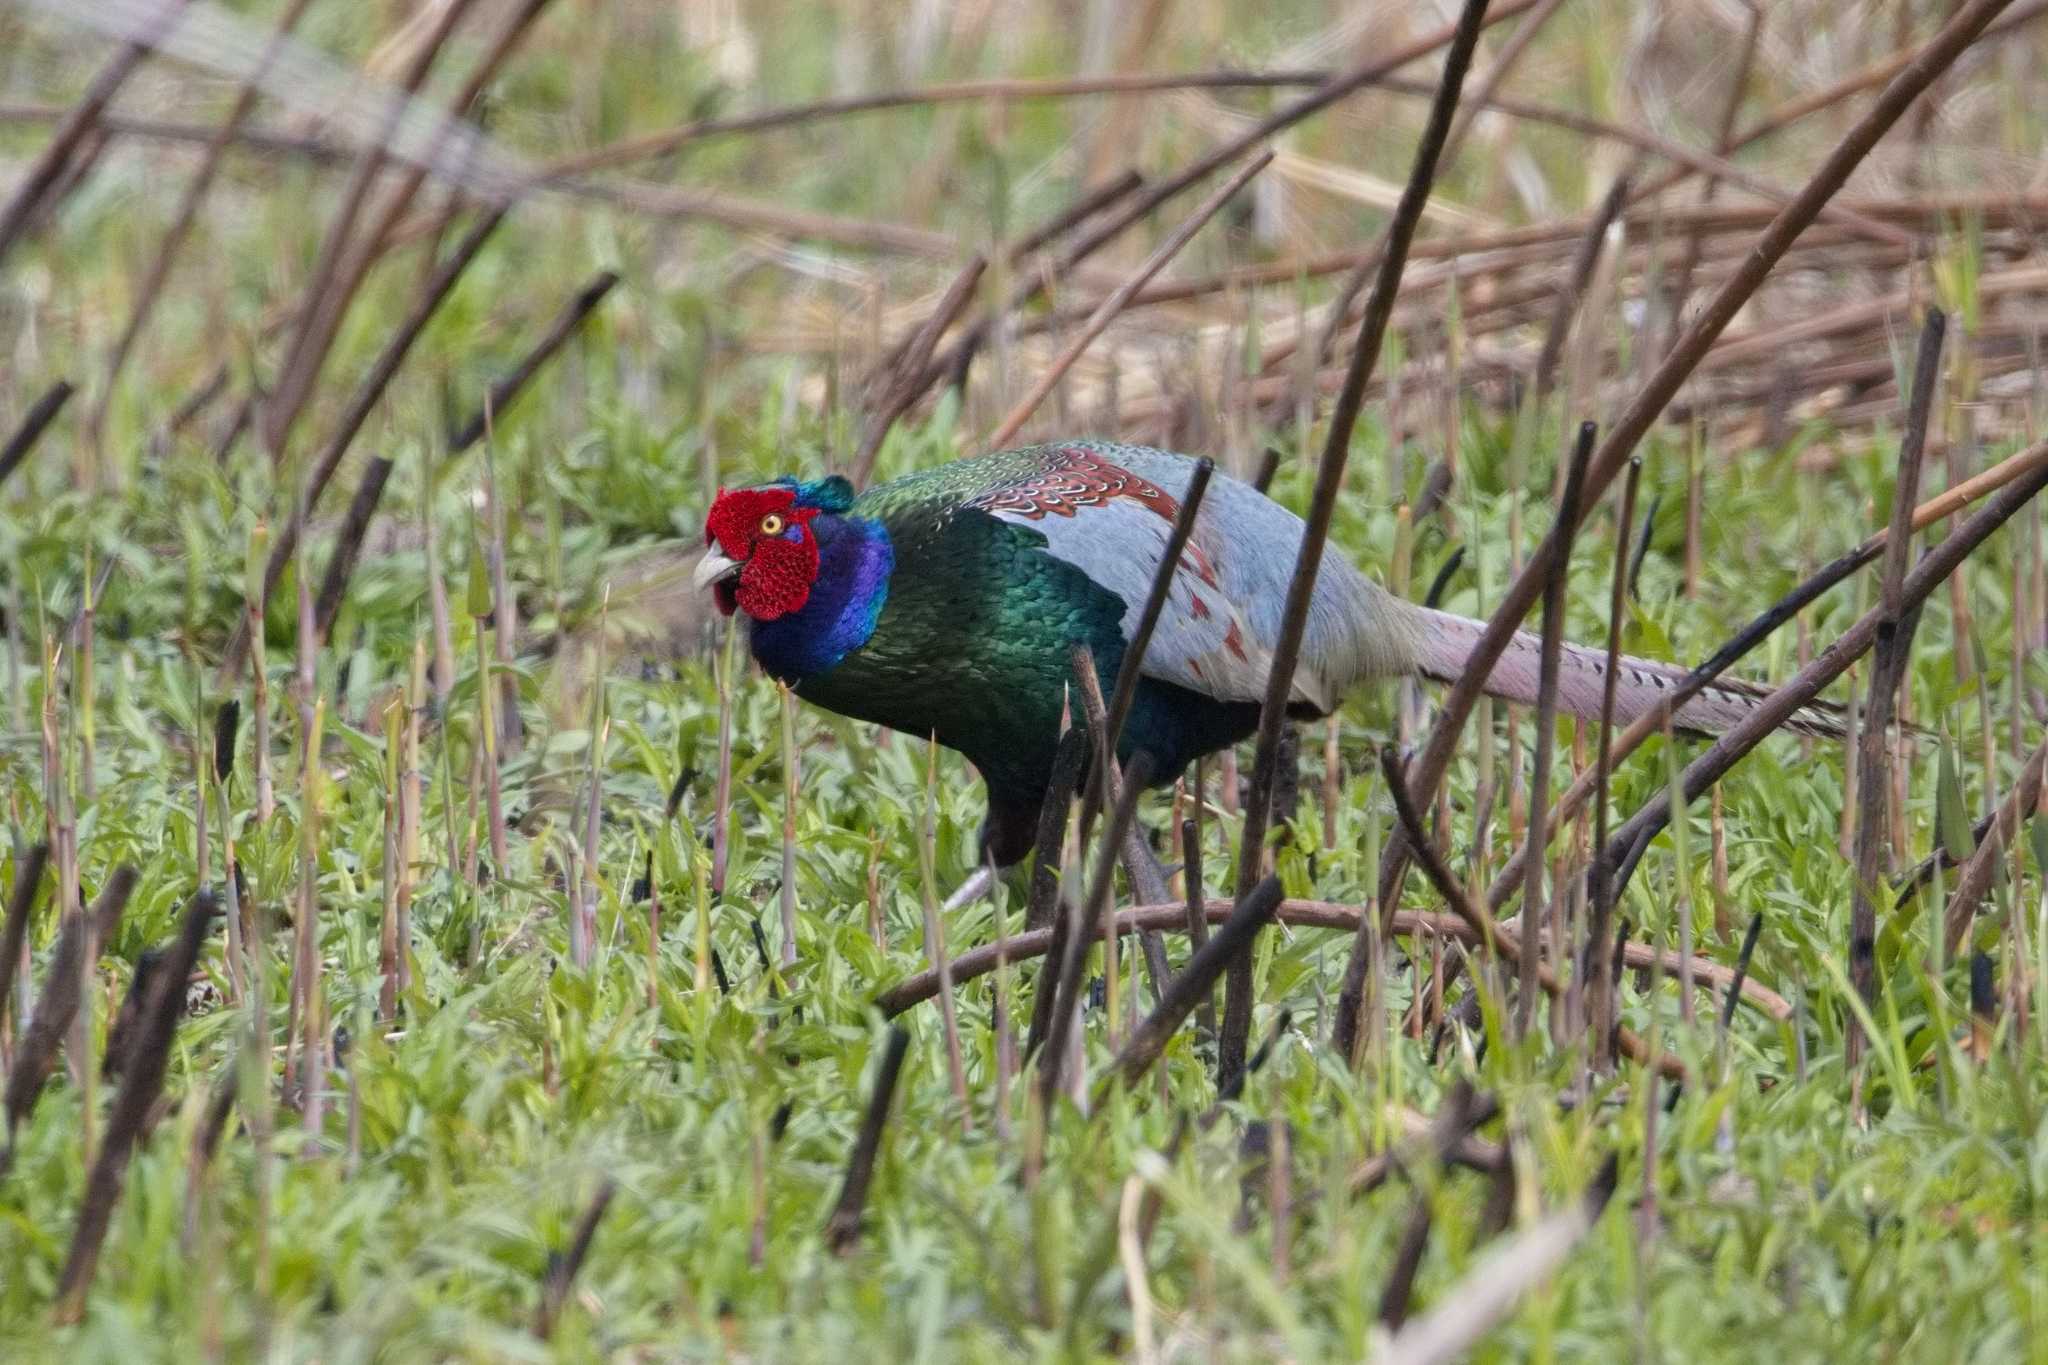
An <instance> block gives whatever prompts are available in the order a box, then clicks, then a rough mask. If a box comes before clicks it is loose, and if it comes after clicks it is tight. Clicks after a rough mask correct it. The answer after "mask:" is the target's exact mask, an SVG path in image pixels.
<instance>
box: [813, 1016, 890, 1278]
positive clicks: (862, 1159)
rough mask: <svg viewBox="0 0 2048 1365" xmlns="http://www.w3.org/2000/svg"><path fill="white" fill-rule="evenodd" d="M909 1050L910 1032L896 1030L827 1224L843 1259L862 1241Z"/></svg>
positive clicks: (833, 1245)
mask: <svg viewBox="0 0 2048 1365" xmlns="http://www.w3.org/2000/svg"><path fill="white" fill-rule="evenodd" d="M909 1047H910V1032H909V1030H907V1029H905V1028H903V1027H902V1026H900V1025H895V1026H892V1027H891V1028H890V1029H889V1041H888V1044H887V1045H886V1047H884V1049H883V1051H882V1064H881V1066H880V1067H878V1068H877V1069H876V1071H875V1083H874V1087H873V1089H871V1090H869V1092H868V1107H867V1112H866V1113H865V1114H864V1115H862V1117H861V1121H860V1132H859V1133H858V1134H857V1135H856V1136H855V1137H854V1140H853V1150H852V1152H851V1153H849V1154H848V1156H847V1158H846V1182H845V1184H843V1185H842V1186H841V1187H840V1190H839V1202H838V1203H837V1204H835V1205H834V1206H833V1208H832V1216H831V1217H830V1218H828V1219H826V1221H825V1245H826V1246H828V1247H830V1248H831V1249H832V1250H833V1251H835V1252H837V1253H839V1254H840V1255H842V1256H843V1255H845V1254H846V1253H847V1252H850V1251H852V1250H853V1248H854V1246H855V1245H856V1244H857V1243H858V1242H859V1241H860V1227H861V1216H862V1214H863V1213H865V1212H866V1210H867V1203H868V1187H869V1185H871V1184H872V1183H873V1181H874V1178H875V1158H876V1157H877V1156H879V1155H880V1154H881V1150H882V1131H883V1129H884V1128H886V1127H887V1126H888V1123H889V1101H890V1100H891V1098H892V1097H894V1095H895V1094H896V1078H897V1076H898V1075H900V1074H901V1073H902V1071H903V1054H904V1052H905V1051H906V1050H907V1049H908V1048H909Z"/></svg>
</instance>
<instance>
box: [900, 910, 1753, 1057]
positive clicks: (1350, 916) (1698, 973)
mask: <svg viewBox="0 0 2048 1365" xmlns="http://www.w3.org/2000/svg"><path fill="white" fill-rule="evenodd" d="M1236 904H1237V902H1235V901H1229V900H1216V899H1211V900H1205V901H1203V902H1202V904H1201V911H1202V916H1203V919H1204V920H1205V921H1206V922H1207V923H1210V924H1221V923H1222V922H1223V921H1224V920H1225V919H1227V918H1229V916H1230V912H1231V910H1232V909H1234V908H1235V907H1236ZM1363 912H1364V907H1363V906H1359V905H1345V904H1343V903H1341V902H1338V901H1318V900H1283V901H1281V902H1280V905H1279V908H1278V909H1276V910H1275V911H1274V914H1273V917H1274V918H1275V919H1277V920H1279V921H1280V922H1281V923H1282V924H1285V925H1287V926H1289V927H1290V928H1295V929H1328V930H1332V931H1334V932H1339V933H1347V934H1348V933H1353V932H1355V931H1356V930H1357V928H1358V919H1359V916H1360V915H1361V914H1362V913H1363ZM1187 921H1188V908H1187V906H1185V905H1183V904H1181V903H1180V902H1178V901H1172V902H1166V903H1163V904H1159V905H1134V906H1130V907H1127V908H1125V909H1123V910H1119V911H1117V912H1116V916H1115V922H1114V924H1113V925H1112V926H1111V927H1112V928H1113V929H1114V930H1115V932H1116V934H1117V935H1118V936H1119V937H1128V936H1129V935H1132V934H1141V933H1147V932H1151V931H1154V930H1164V931H1168V932H1175V933H1184V932H1186V930H1187ZM1095 932H1096V933H1097V934H1098V935H1099V934H1101V933H1103V932H1104V930H1103V929H1102V928H1101V927H1100V926H1098V927H1097V929H1096V931H1095ZM1388 933H1390V934H1392V935H1393V936H1394V937H1396V938H1413V937H1417V936H1423V937H1433V938H1442V939H1456V940H1457V941H1459V942H1460V943H1466V944H1483V943H1484V942H1485V936H1484V935H1483V934H1482V933H1481V932H1480V931H1478V930H1476V929H1474V928H1473V927H1472V926H1471V925H1470V924H1469V923H1468V922H1467V921H1465V920H1463V919H1460V918H1459V917H1458V916H1457V915H1454V914H1432V913H1429V912H1425V911H1420V910H1398V911H1396V912H1395V913H1394V919H1393V922H1392V925H1391V927H1390V928H1389V929H1388ZM1513 938H1515V935H1514V933H1513V931H1512V930H1509V929H1500V930H1499V931H1498V939H1500V940H1506V939H1513ZM1516 941H1517V943H1518V944H1519V940H1518V939H1517V940H1516ZM1063 943H1064V940H1063V939H1061V938H1060V934H1059V930H1058V929H1056V928H1054V929H1030V930H1026V931H1025V932H1023V933H1021V934H1012V935H1011V936H1010V937H1009V938H1008V939H1006V940H1004V941H1003V942H1002V943H1001V944H995V943H985V944H983V945H981V946H980V947H978V948H970V949H969V950H968V951H966V952H964V953H961V954H960V955H959V956H957V957H955V958H954V959H953V962H952V971H953V984H954V985H955V986H956V987H957V986H962V985H965V984H966V983H967V982H969V981H972V980H974V979H975V978H976V977H980V976H986V975H988V974H989V973H990V972H992V971H994V970H996V967H997V965H998V963H999V961H1001V960H1003V959H1005V958H1006V959H1007V960H1008V961H1009V962H1010V963H1012V964H1015V963H1018V962H1028V961H1029V960H1031V959H1032V958H1035V957H1046V956H1048V955H1049V954H1050V953H1051V952H1052V951H1053V950H1055V949H1058V948H1060V947H1061V946H1062V944H1063ZM1623 963H1624V965H1625V966H1626V967H1627V968H1628V969H1629V970H1631V971H1647V970H1649V969H1650V968H1651V966H1652V965H1655V966H1656V967H1657V969H1658V971H1659V973H1660V974H1661V975H1662V976H1663V977H1664V978H1665V979H1666V980H1675V979H1676V977H1677V975H1678V967H1679V961H1678V954H1677V953H1676V952H1674V951H1672V950H1670V949H1664V948H1653V947H1651V946H1650V945H1649V944H1646V943H1637V942H1635V941H1634V940H1633V939H1631V940H1629V941H1628V942H1627V943H1626V945H1625V948H1624V956H1623ZM1692 970H1693V976H1694V978H1695V979H1696V980H1698V981H1701V982H1704V983H1707V984H1709V985H1712V986H1713V987H1714V988H1715V989H1717V990H1725V989H1727V987H1728V984H1729V982H1730V981H1732V980H1733V978H1734V973H1733V972H1732V971H1731V970H1730V969H1729V968H1727V967H1724V966H1722V965H1721V964H1720V963H1718V962H1715V961H1713V960H1712V959H1711V958H1704V957H1702V958H1696V959H1694V961H1693V968H1692ZM938 993H939V978H938V974H937V973H936V972H933V971H931V970H929V969H927V970H925V971H921V972H916V973H913V974H912V975H910V976H906V977H904V978H903V979H902V980H901V981H898V982H897V983H896V984H895V985H893V986H891V987H890V988H889V989H888V990H886V991H884V992H882V993H881V994H880V995H878V996H876V997H875V1008H876V1009H878V1010H880V1011H881V1012H882V1013H883V1014H884V1015H885V1016H887V1017H889V1018H892V1019H893V1018H894V1017H895V1016H897V1015H899V1014H901V1013H903V1012H904V1011H905V1010H907V1009H910V1008H912V1007H914V1006H916V1005H920V1004H922V1003H924V1002H925V1001H927V1000H933V999H936V998H937V997H938ZM1742 998H1743V1000H1744V1001H1745V1002H1746V1003H1748V1004H1749V1005H1751V1006H1752V1007H1754V1008H1756V1009H1759V1010H1761V1011H1763V1013H1765V1014H1766V1015H1768V1016H1769V1017H1770V1018H1771V1019H1772V1020H1773V1021H1775V1022H1778V1023H1783V1022H1784V1021H1785V1020H1787V1019H1790V1018H1791V1017H1792V1003H1791V1002H1790V1001H1789V1000H1786V999H1785V998H1784V997H1783V996H1780V995H1779V994H1778V993H1777V992H1775V991H1773V990H1771V989H1770V988H1769V987H1767V986H1763V985H1760V984H1759V983H1758V982H1756V981H1755V980H1754V979H1750V980H1745V981H1744V982H1743V983H1742ZM1219 1093H1221V1092H1219Z"/></svg>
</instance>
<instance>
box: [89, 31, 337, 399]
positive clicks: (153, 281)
mask: <svg viewBox="0 0 2048 1365" xmlns="http://www.w3.org/2000/svg"><path fill="white" fill-rule="evenodd" d="M311 3H312V0H287V3H286V5H285V8H284V12H283V13H282V14H280V15H279V16H278V18H277V24H276V26H275V27H273V28H272V29H271V34H270V41H269V42H267V43H266V44H265V45H264V48H263V53H262V55H261V56H259V57H258V58H257V59H256V66H255V69H254V70H253V71H251V72H250V73H249V75H248V76H247V78H245V79H244V80H243V81H242V83H241V87H240V88H239V89H238V90H236V91H235V102H234V104H233V105H232V106H231V107H230V108H229V110H228V115H227V117H226V118H225V119H223V120H222V121H221V124H220V126H219V127H218V128H216V129H215V130H214V133H213V136H212V137H211V138H210V139H208V140H207V144H206V151H205V153H204V155H203V156H202V158H201V160H200V162H199V169H198V170H197V171H195V172H193V174H192V179H191V180H190V181H188V182H187V183H186V185H185V193H184V194H183V196H181V197H180V199H179V201H178V207H177V210H176V211H175V212H174V213H172V215H171V225H170V226H169V227H167V228H165V229H164V235H163V240H162V241H161V242H159V243H158V244H157V249H156V255H155V256H154V257H153V258H152V259H151V260H150V263H149V270H148V272H147V273H146V274H145V275H144V276H143V278H142V283H141V284H140V285H139V286H137V288H136V290H135V305H134V307H133V308H131V309H130V310H129V312H128V321H127V324H126V325H125V326H123V327H122V329H121V336H120V339H119V340H117V341H116V342H115V343H114V346H113V349H112V350H111V351H109V352H108V354H107V373H106V377H105V379H103V380H102V381H101V385H100V398H99V402H98V404H97V405H96V411H95V412H94V414H93V419H92V427H93V429H94V430H95V431H98V430H99V429H100V428H102V427H103V426H105V425H106V413H107V406H108V404H110V403H111V402H113V398H114V386H115V384H116V383H117V382H118V381H119V379H120V378H121V369H122V367H123V366H124V365H126V364H127V363H128V354H129V352H130V351H132V350H133V349H134V347H135V341H136V338H137V337H139V336H141V335H142V329H143V328H145V327H147V326H148V325H149V319H150V315H151V314H152V313H154V312H155V311H156V304H157V299H158V298H159V297H161V296H162V294H163V288H164V282H165V281H166V280H168V279H169V278H170V276H171V266H172V264H173V263H175V262H176V260H177V258H178V251H179V249H180V248H181V247H183V246H184V244H185V238H186V236H187V235H188V234H189V233H190V232H191V230H192V224H193V223H194V222H195V221H196V220H197V219H198V216H199V206H200V205H201V204H202V203H204V202H205V200H206V195H207V192H208V191H209V190H211V189H212V188H213V182H214V178H215V177H216V176H217V175H218V174H219V173H220V165H221V159H222V157H223V156H224V155H225V154H226V152H227V149H228V146H229V144H231V143H232V142H234V140H235V138H236V135H237V134H239V133H240V132H241V130H242V125H243V124H244V123H245V122H247V120H248V117H249V115H250V114H251V113H252V112H253V111H254V110H255V108H256V99H257V96H258V95H259V94H260V93H261V88H262V82H263V78H264V77H265V75H267V74H268V72H269V71H270V68H271V66H272V65H273V64H274V63H275V62H276V61H277V56H278V53H280V52H282V51H283V50H284V46H285V43H286V41H287V40H288V39H289V38H290V37H291V35H292V30H294V29H295V28H297V27H298V26H299V20H300V18H302V17H303V16H304V15H305V13H306V7H307V6H308V5H309V4H311ZM220 375H221V380H222V382H223V383H225V382H226V379H227V367H226V366H225V365H223V366H222V368H221V371H220ZM177 425H179V423H178V422H177V419H176V418H175V417H174V418H173V419H172V424H171V426H172V429H173V430H175V428H176V426H177Z"/></svg>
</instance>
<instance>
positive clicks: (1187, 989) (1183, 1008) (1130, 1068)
mask: <svg viewBox="0 0 2048 1365" xmlns="http://www.w3.org/2000/svg"><path fill="white" fill-rule="evenodd" d="M1280 901H1281V893H1280V879H1279V878H1278V877H1268V878H1266V879H1265V880H1264V881H1262V882H1260V883H1259V884H1258V885H1257V886H1255V887H1253V888H1252V891H1251V894H1250V895H1249V896H1246V897H1244V898H1243V899H1242V900H1240V901H1239V902H1238V903H1237V905H1236V906H1234V907H1233V908H1232V910H1231V912H1230V917H1229V918H1228V919H1226V920H1224V921H1223V927H1222V928H1221V929H1219V930H1218V931H1217V932H1216V935H1215V937H1213V938H1211V939H1210V940H1209V941H1208V942H1207V943H1205V944H1203V945H1202V947H1201V948H1200V949H1198V950H1197V951H1196V953H1195V955H1194V958H1193V959H1192V960H1191V961H1190V962H1189V963H1188V965H1187V966H1186V967H1185V968H1183V969H1182V970H1181V972H1180V974H1179V975H1178V976H1176V977H1174V978H1173V980H1172V981H1171V982H1169V983H1168V984H1167V987H1166V996H1165V998H1164V999H1163V1000H1161V1001H1160V1002H1159V1005H1158V1007H1157V1008H1156V1009H1154V1010H1153V1011H1152V1013H1151V1014H1150V1015H1148V1016H1146V1019H1145V1022H1144V1023H1143V1024H1141V1025H1139V1027H1138V1031H1137V1032H1136V1033H1134V1034H1132V1035H1131V1037H1130V1039H1129V1041H1127V1042H1126V1043H1125V1044H1124V1048H1123V1051H1122V1052H1120V1053H1118V1054H1117V1058H1116V1060H1115V1061H1114V1062H1113V1063H1111V1069H1110V1073H1109V1074H1106V1075H1104V1077H1103V1078H1102V1082H1101V1084H1099V1085H1098V1086H1097V1087H1096V1090H1095V1103H1094V1108H1095V1109H1097V1110H1099V1109H1101V1107H1102V1105H1103V1103H1104V1102H1105V1101H1106V1100H1107V1099H1108V1097H1109V1092H1110V1088H1111V1086H1112V1085H1113V1084H1117V1083H1121V1084H1122V1085H1123V1086H1124V1088H1125V1089H1134V1088H1136V1086H1137V1084H1138V1082H1139V1081H1140V1080H1143V1079H1144V1076H1145V1073H1146V1072H1147V1071H1148V1070H1150V1069H1151V1067H1152V1064H1153V1063H1154V1062H1156V1061H1158V1060H1159V1054H1160V1053H1161V1052H1163V1051H1164V1050H1165V1048H1166V1044H1167V1041H1168V1040H1169V1039H1170V1038H1172V1037H1173V1035H1174V1031H1175V1030H1177V1029H1178V1028H1179V1027H1180V1025H1181V1021H1182V1020H1184V1019H1186V1018H1187V1017H1188V1015H1189V1013H1190V1012H1192V1011H1193V1010H1194V1008H1195V1007H1196V1006H1197V1005H1198V1004H1199V1003H1200V1002H1202V1001H1203V1000H1206V999H1208V998H1209V997H1210V995H1211V993H1212V992H1213V991H1214V990H1215V988H1216V979H1217V978H1218V977H1220V976H1222V975H1223V969H1224V968H1225V967H1227V966H1229V965H1230V963H1231V962H1233V961H1235V960H1236V959H1237V958H1238V957H1240V956H1242V955H1244V954H1247V953H1250V952H1251V950H1252V945H1253V943H1254V942H1255V941H1256V940H1257V938H1258V936H1259V931H1260V930H1261V929H1263V928H1265V927H1266V925H1267V924H1269V923H1271V922H1272V919H1273V913H1274V911H1276V910H1278V909H1279V908H1280Z"/></svg>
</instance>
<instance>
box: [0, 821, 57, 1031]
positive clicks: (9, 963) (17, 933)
mask: <svg viewBox="0 0 2048 1365" xmlns="http://www.w3.org/2000/svg"><path fill="white" fill-rule="evenodd" d="M49 862H50V846H49V845H48V844H30V845H29V846H28V847H27V848H26V849H24V850H23V851H22V852H21V853H19V854H17V855H16V856H15V860H14V885H13V886H12V887H11V888H10V889H9V891H8V896H7V920H6V923H5V924H4V925H0V1019H4V1018H6V1017H7V1002H8V998H9V996H11V995H12V994H13V992H14V978H15V976H16V974H17V973H19V972H20V971H21V969H22V965H21V964H22V951H21V950H22V947H23V945H24V944H26V943H27V942H28V922H29V917H30V915H31V913H32V912H33V911H34V909H35V904H36V892H37V891H39V890H40V889H41V888H42V884H43V872H44V870H45V869H46V868H47V867H48V866H49Z"/></svg>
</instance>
